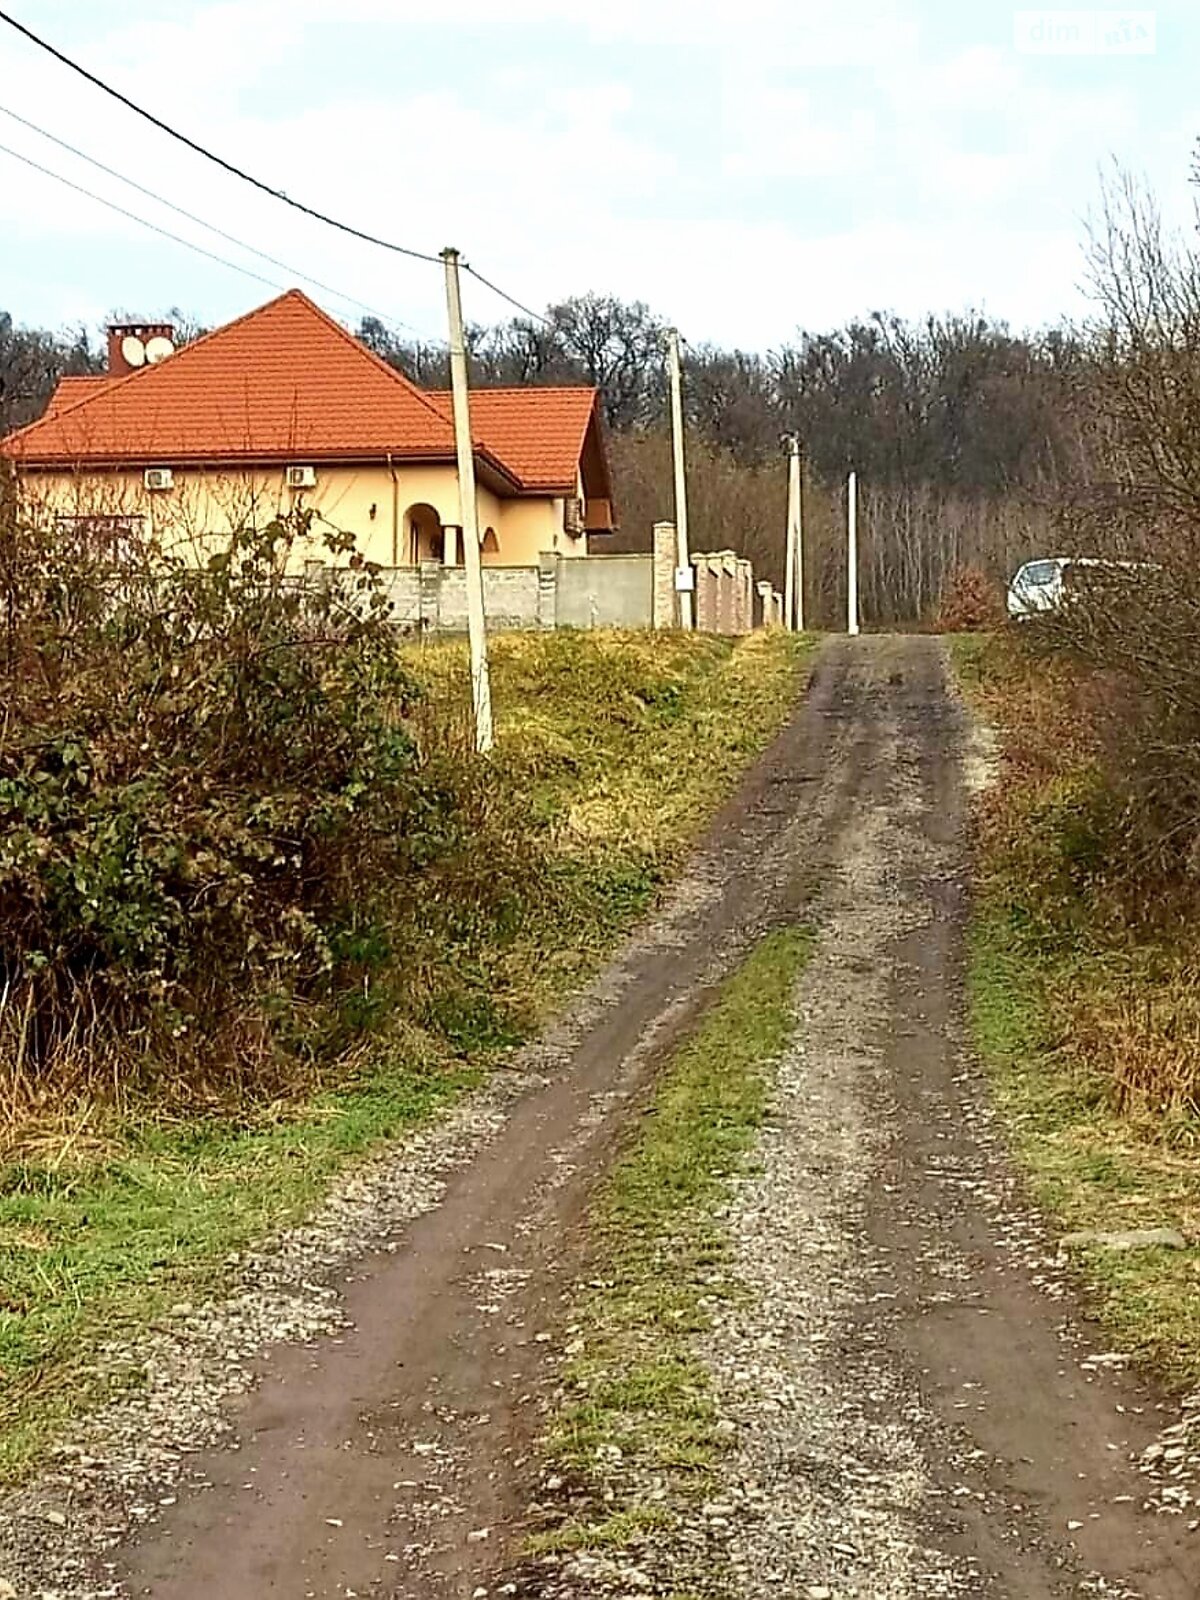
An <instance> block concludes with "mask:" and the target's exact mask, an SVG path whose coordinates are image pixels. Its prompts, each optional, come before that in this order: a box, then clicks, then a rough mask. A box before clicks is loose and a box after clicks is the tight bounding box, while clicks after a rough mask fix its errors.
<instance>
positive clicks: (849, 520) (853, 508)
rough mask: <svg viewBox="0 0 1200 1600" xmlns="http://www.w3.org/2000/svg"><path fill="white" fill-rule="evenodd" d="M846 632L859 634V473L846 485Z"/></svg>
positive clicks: (854, 474) (854, 473) (852, 475)
mask: <svg viewBox="0 0 1200 1600" xmlns="http://www.w3.org/2000/svg"><path fill="white" fill-rule="evenodd" d="M846 632H847V633H850V634H855V633H857V632H858V473H857V472H852V473H851V474H850V477H849V479H848V480H847V484H846Z"/></svg>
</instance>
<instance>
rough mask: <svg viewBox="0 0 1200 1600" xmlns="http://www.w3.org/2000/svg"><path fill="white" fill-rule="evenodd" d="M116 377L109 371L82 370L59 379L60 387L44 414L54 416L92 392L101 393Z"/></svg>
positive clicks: (52, 396)
mask: <svg viewBox="0 0 1200 1600" xmlns="http://www.w3.org/2000/svg"><path fill="white" fill-rule="evenodd" d="M116 381H117V380H116V379H115V378H114V377H112V376H111V375H110V374H109V373H107V372H82V373H71V374H69V375H68V376H67V377H65V378H60V379H59V380H58V387H57V388H56V389H55V391H54V393H53V394H52V395H51V396H50V404H49V405H48V406H47V407H46V410H45V413H44V415H45V416H47V417H52V416H54V415H56V413H58V412H59V411H65V410H66V409H67V407H68V406H73V405H75V404H76V403H77V402H78V401H80V400H83V399H85V398H86V397H87V396H88V395H90V394H99V392H100V390H101V389H107V387H108V385H109V384H110V383H116Z"/></svg>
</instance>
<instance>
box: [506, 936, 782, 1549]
mask: <svg viewBox="0 0 1200 1600" xmlns="http://www.w3.org/2000/svg"><path fill="white" fill-rule="evenodd" d="M811 948H812V937H811V935H810V934H809V933H808V932H806V931H805V930H802V929H795V928H791V929H786V930H782V931H779V932H776V933H774V934H772V935H770V936H769V937H767V938H766V939H764V940H763V941H762V943H761V944H760V945H759V946H758V947H757V948H756V949H755V950H754V952H753V953H752V954H751V955H750V957H749V958H748V959H747V960H746V962H745V963H744V964H743V966H742V967H741V968H740V969H739V970H738V972H737V973H736V974H735V975H734V976H733V977H732V978H731V979H730V980H729V981H728V983H727V984H726V985H725V987H724V989H723V990H722V992H721V994H720V996H719V997H718V999H717V1000H716V1002H715V1003H714V1005H713V1006H712V1008H711V1009H710V1010H709V1011H708V1013H707V1014H706V1016H705V1017H704V1019H703V1021H702V1022H701V1025H700V1027H699V1029H698V1030H697V1032H696V1033H695V1034H694V1035H693V1037H692V1038H691V1039H690V1040H689V1041H688V1042H687V1043H686V1044H685V1045H684V1046H683V1047H682V1048H681V1049H680V1050H679V1051H678V1052H677V1054H676V1055H675V1057H674V1059H673V1060H672V1062H671V1064H670V1066H669V1068H668V1070H667V1072H666V1074H665V1076H664V1078H663V1081H662V1083H661V1085H660V1087H659V1090H658V1093H657V1095H656V1097H655V1099H654V1101H653V1104H652V1105H651V1107H650V1108H649V1109H648V1111H647V1114H646V1115H645V1117H644V1118H643V1119H642V1122H641V1124H640V1126H639V1129H638V1131H637V1133H636V1135H635V1137H634V1138H633V1139H632V1141H631V1142H630V1144H629V1146H628V1148H627V1149H626V1151H625V1152H624V1154H623V1155H622V1156H621V1158H620V1159H619V1160H618V1162H617V1164H616V1166H615V1167H614V1169H613V1171H612V1173H611V1174H610V1175H609V1177H608V1179H607V1180H606V1182H605V1184H604V1186H603V1188H602V1190H601V1192H600V1194H599V1196H598V1198H597V1200H596V1202H595V1206H594V1210H593V1213H592V1217H591V1224H592V1230H593V1250H592V1258H591V1260H590V1263H589V1268H588V1271H589V1278H590V1280H591V1283H592V1287H590V1288H588V1289H587V1290H586V1291H585V1292H584V1293H583V1294H582V1295H581V1296H580V1297H579V1299H578V1301H577V1303H576V1304H575V1305H574V1306H573V1307H572V1312H571V1322H572V1325H573V1326H576V1327H577V1328H578V1334H577V1337H578V1339H579V1341H580V1342H581V1344H582V1346H583V1348H582V1349H581V1350H580V1351H579V1352H578V1353H577V1354H576V1355H574V1356H573V1357H572V1359H571V1361H570V1364H569V1366H568V1367H567V1370H566V1373H565V1380H566V1394H567V1399H566V1400H565V1402H564V1404H563V1406H562V1408H561V1410H560V1412H559V1414H558V1415H557V1417H556V1418H555V1419H554V1423H553V1426H552V1429H551V1432H550V1435H549V1440H548V1450H549V1455H550V1457H551V1459H552V1461H553V1462H554V1463H555V1465H556V1467H557V1468H558V1469H559V1470H560V1471H561V1472H562V1473H563V1475H564V1476H565V1477H566V1478H568V1479H569V1481H570V1482H571V1483H572V1484H573V1485H575V1486H577V1487H579V1488H580V1490H581V1492H580V1494H578V1495H577V1496H576V1498H575V1502H574V1505H573V1508H572V1510H571V1512H570V1514H569V1515H567V1516H564V1517H562V1518H560V1520H559V1521H558V1522H557V1523H555V1524H553V1525H551V1526H549V1527H548V1528H546V1529H545V1530H543V1531H542V1532H541V1533H539V1535H538V1536H537V1538H536V1539H535V1540H534V1543H533V1546H532V1549H533V1551H534V1553H537V1552H543V1553H544V1552H546V1551H548V1550H565V1549H578V1548H605V1547H611V1546H612V1545H613V1544H614V1543H620V1544H622V1545H625V1546H633V1545H636V1544H638V1543H639V1542H642V1541H644V1540H645V1539H647V1538H649V1537H652V1536H653V1535H654V1534H655V1533H657V1532H658V1531H660V1530H661V1529H662V1528H663V1527H664V1526H665V1525H667V1524H665V1523H664V1521H663V1517H664V1509H665V1508H664V1506H663V1505H660V1504H657V1503H656V1504H641V1503H638V1502H637V1501H632V1502H628V1503H627V1502H626V1501H625V1500H624V1499H623V1498H622V1490H621V1484H622V1482H623V1481H624V1473H623V1471H622V1468H621V1467H620V1466H616V1467H614V1461H617V1460H619V1461H620V1462H621V1463H628V1462H629V1461H631V1460H632V1461H634V1462H636V1464H637V1467H638V1469H639V1470H640V1471H646V1472H652V1473H655V1474H658V1475H660V1476H662V1477H663V1478H665V1479H666V1481H667V1482H668V1483H669V1484H670V1486H671V1491H672V1493H673V1494H675V1495H689V1496H690V1495H695V1494H703V1493H705V1492H706V1491H707V1490H709V1489H710V1488H711V1486H712V1482H713V1473H714V1469H715V1467H716V1464H717V1461H718V1458H719V1456H720V1452H721V1448H722V1440H721V1436H720V1434H719V1431H718V1426H717V1424H718V1417H717V1413H716V1408H715V1405H714V1401H713V1396H712V1392H711V1387H710V1384H709V1380H708V1376H707V1373H706V1371H705V1368H704V1366H703V1364H702V1363H701V1361H700V1360H699V1358H698V1357H697V1354H696V1350H695V1338H696V1335H697V1334H699V1333H701V1332H703V1331H704V1330H705V1329H707V1328H708V1327H709V1326H710V1324H711V1319H712V1313H713V1308H714V1306H716V1305H717V1304H719V1303H720V1302H721V1301H722V1300H728V1299H729V1297H731V1296H733V1295H736V1294H737V1293H738V1287H737V1284H736V1283H735V1282H734V1281H733V1279H732V1276H731V1273H730V1266H729V1246H728V1241H727V1238H726V1234H725V1231H724V1228H723V1225H722V1223H721V1220H720V1208H721V1206H722V1203H723V1202H724V1201H725V1200H726V1198H727V1196H728V1193H729V1183H730V1179H731V1178H732V1177H733V1175H734V1174H735V1173H737V1172H738V1171H739V1170H741V1169H742V1167H743V1165H744V1162H745V1160H746V1155H747V1152H748V1150H749V1149H750V1147H751V1145H752V1143H753V1140H754V1137H755V1133H756V1130H757V1129H758V1127H759V1125H760V1123H761V1121H762V1118H763V1114H764V1111H765V1109H766V1107H767V1104H768V1101H769V1097H770V1088H771V1068H772V1064H773V1062H774V1061H775V1060H777V1059H778V1056H779V1054H780V1052H781V1051H782V1050H783V1048H784V1047H785V1045H786V1044H787V1042H788V1040H789V1038H790V1037H791V1034H792V1031H793V1028H794V1026H795V1023H794V1016H793V994H794V990H795V985H796V981H797V978H798V976H799V974H800V972H801V970H802V968H803V966H804V964H805V962H806V961H807V959H808V956H809V953H810V951H811ZM616 1451H619V1452H620V1456H619V1458H618V1457H616V1456H615V1455H614V1452H616ZM646 1519H650V1520H649V1521H646ZM668 1520H669V1519H668Z"/></svg>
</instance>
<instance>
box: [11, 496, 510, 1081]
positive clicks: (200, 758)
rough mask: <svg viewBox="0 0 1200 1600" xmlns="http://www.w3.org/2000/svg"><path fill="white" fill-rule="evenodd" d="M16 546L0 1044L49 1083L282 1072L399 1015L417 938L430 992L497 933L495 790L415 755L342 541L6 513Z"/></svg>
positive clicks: (412, 701)
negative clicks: (334, 571)
mask: <svg viewBox="0 0 1200 1600" xmlns="http://www.w3.org/2000/svg"><path fill="white" fill-rule="evenodd" d="M316 537H322V538H324V542H325V543H326V544H327V545H328V546H329V548H330V550H331V551H332V552H333V553H334V554H336V555H337V556H339V557H342V558H348V566H347V567H346V569H345V571H344V572H343V573H342V574H341V576H340V578H339V580H338V581H337V582H336V583H332V584H329V585H324V586H319V587H317V588H315V589H314V587H313V586H311V585H309V586H305V585H301V584H298V583H297V582H296V581H295V580H293V579H291V578H289V577H288V576H287V567H288V557H289V554H290V553H291V551H292V548H293V546H294V544H295V543H296V541H297V540H299V539H301V538H304V539H313V538H316ZM0 547H2V548H0V681H2V683H3V690H4V696H5V704H6V708H7V714H6V717H5V719H4V722H3V724H2V726H0V975H2V979H3V997H2V998H3V1005H2V1010H0V1049H2V1050H3V1051H4V1054H5V1056H6V1057H7V1065H8V1067H9V1070H10V1072H12V1073H13V1074H15V1076H16V1077H18V1078H19V1079H20V1080H21V1081H23V1082H24V1083H25V1084H26V1085H29V1086H31V1087H32V1086H35V1085H36V1084H37V1081H38V1080H39V1078H41V1077H42V1076H44V1075H46V1074H51V1073H53V1074H57V1077H58V1081H59V1082H60V1083H64V1084H65V1083H69V1082H70V1081H71V1079H72V1077H73V1076H75V1075H77V1074H79V1073H81V1072H82V1073H83V1074H84V1075H85V1076H91V1075H94V1074H95V1073H96V1072H98V1071H99V1072H103V1073H104V1074H105V1075H111V1076H112V1077H114V1078H115V1079H116V1080H117V1081H119V1082H122V1083H123V1082H129V1081H135V1080H136V1079H138V1078H139V1077H144V1076H145V1074H146V1073H147V1072H150V1073H153V1074H155V1075H162V1074H164V1073H166V1074H168V1075H173V1076H175V1077H177V1078H178V1080H179V1083H178V1087H179V1088H180V1089H181V1090H183V1089H185V1088H186V1090H187V1092H190V1093H196V1092H199V1093H203V1092H206V1091H207V1090H208V1089H209V1088H211V1087H213V1086H214V1082H215V1080H216V1079H218V1078H219V1077H220V1075H221V1073H222V1072H223V1071H224V1070H225V1069H226V1068H228V1067H230V1066H231V1065H232V1064H233V1063H234V1062H235V1061H236V1063H237V1066H236V1072H237V1074H238V1075H239V1076H241V1077H243V1078H244V1077H245V1076H246V1075H247V1074H249V1075H250V1076H251V1077H254V1076H255V1075H261V1076H262V1077H263V1079H264V1081H266V1082H269V1080H270V1078H271V1075H272V1072H273V1071H274V1070H279V1069H282V1068H283V1066H284V1064H285V1063H286V1062H288V1061H294V1060H295V1059H297V1058H303V1057H304V1056H305V1055H306V1054H307V1055H311V1054H314V1053H319V1052H320V1051H321V1050H326V1051H327V1050H328V1049H329V1048H330V1047H331V1045H334V1044H344V1043H345V1039H346V1036H347V1034H348V1033H353V1032H354V1031H355V1030H356V1029H359V1028H361V1027H363V1026H367V1025H369V1024H370V1023H371V1022H372V1020H373V1019H374V1018H376V1017H377V1016H378V1014H379V1011H380V1009H381V1002H380V1001H379V1000H378V999H376V998H375V997H373V995H372V981H373V978H374V976H375V975H376V974H389V975H394V973H395V970H396V967H397V961H396V959H395V958H396V952H397V950H398V948H400V947H401V946H403V947H404V952H405V957H406V961H407V963H408V965H407V967H406V972H407V973H408V974H409V975H410V976H411V975H412V974H413V973H414V972H419V970H420V967H421V956H422V947H423V946H427V945H429V944H430V943H437V942H440V941H445V940H450V941H455V940H459V941H462V940H464V939H469V938H470V937H471V932H472V929H473V927H474V926H475V925H476V924H478V923H479V922H480V921H481V920H487V921H488V922H489V923H490V922H492V921H494V920H495V905H494V902H495V900H496V899H497V896H499V897H501V898H503V896H504V894H505V892H506V886H507V884H508V882H509V881H510V880H511V874H509V875H508V876H507V877H506V874H505V872H504V871H503V870H502V868H501V870H499V871H498V872H496V873H495V874H494V875H492V876H491V877H489V876H487V875H486V874H477V875H476V876H475V877H474V878H473V879H471V880H469V881H464V879H463V877H462V875H461V871H460V869H461V864H462V858H463V857H464V856H465V855H466V854H467V850H468V842H469V839H470V835H471V831H472V829H473V828H474V827H475V826H476V825H477V823H478V813H479V811H480V808H481V806H483V805H484V804H485V803H486V801H485V797H484V796H483V794H482V793H481V787H482V785H483V784H484V783H485V779H484V777H483V775H482V774H478V775H476V776H473V775H472V772H471V768H470V766H469V764H467V763H464V762H462V761H455V760H453V759H452V752H449V751H448V750H446V749H445V748H441V749H439V750H435V751H431V750H428V749H423V748H422V747H421V745H420V744H419V742H418V739H417V737H416V731H415V729H416V715H417V709H418V705H419V701H420V694H419V690H418V687H417V684H416V682H415V680H414V678H413V677H412V675H411V672H410V670H409V668H408V667H407V666H406V665H405V663H404V660H403V654H402V647H401V643H400V641H399V638H398V635H397V632H396V630H395V629H394V628H393V627H392V625H391V624H390V623H389V622H388V620H387V614H386V605H385V604H384V602H383V599H382V596H381V592H380V589H379V586H378V580H377V576H376V574H375V573H374V572H373V571H372V570H371V569H370V568H369V567H368V566H367V565H366V564H364V563H363V562H362V561H361V559H360V558H358V557H357V556H355V554H354V552H353V550H352V549H351V548H350V547H349V543H348V541H347V540H346V539H345V538H344V537H343V536H342V535H340V534H337V533H333V532H329V533H327V534H321V532H320V530H318V529H317V528H316V527H315V525H314V524H313V522H312V519H311V517H310V516H309V515H307V514H303V513H302V514H298V515H295V516H292V517H289V518H286V519H282V518H281V519H278V520H275V521H272V522H271V523H270V524H269V525H268V526H267V527H265V528H263V529H261V530H255V529H252V528H243V529H238V530H236V531H235V532H234V533H233V534H232V535H231V536H230V537H229V538H228V539H227V540H225V541H223V542H222V544H221V547H220V548H219V549H217V550H215V551H213V552H212V553H210V554H209V555H208V558H207V559H206V560H203V561H198V560H196V559H195V557H194V556H193V558H192V559H191V560H187V559H184V558H182V557H179V556H172V555H171V554H169V553H165V552H164V551H162V550H158V549H153V548H147V549H144V550H142V549H139V550H130V549H124V550H112V549H105V548H103V547H100V548H97V547H95V546H94V545H93V544H89V542H88V541H87V540H86V539H82V538H74V539H73V538H71V537H69V535H68V534H66V533H64V530H63V529H62V528H61V527H59V528H53V527H49V528H48V527H43V526H38V525H37V524H35V523H33V522H31V521H29V520H27V519H23V518H21V517H20V516H19V515H18V514H17V512H16V509H15V505H14V504H13V501H12V498H11V497H10V498H9V501H8V505H7V511H6V512H5V514H3V516H2V519H0ZM450 871H453V873H454V876H455V892H454V894H453V895H449V894H442V895H439V893H438V889H437V884H438V880H439V876H445V875H446V874H447V873H448V872H450ZM418 882H420V883H422V884H423V886H424V887H423V892H422V895H421V902H422V904H421V911H420V915H419V916H415V915H414V904H413V901H414V895H413V886H414V885H415V884H416V883H418Z"/></svg>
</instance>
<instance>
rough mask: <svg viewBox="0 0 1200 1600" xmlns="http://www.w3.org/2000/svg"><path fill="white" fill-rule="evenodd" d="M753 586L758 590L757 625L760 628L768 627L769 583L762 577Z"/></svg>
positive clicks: (769, 610)
mask: <svg viewBox="0 0 1200 1600" xmlns="http://www.w3.org/2000/svg"><path fill="white" fill-rule="evenodd" d="M754 587H755V588H756V589H757V590H758V603H759V617H758V625H759V627H760V628H769V627H770V626H771V585H770V584H769V583H768V582H767V580H766V579H765V578H762V579H760V580H759V582H758V583H756V584H755V586H754Z"/></svg>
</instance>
